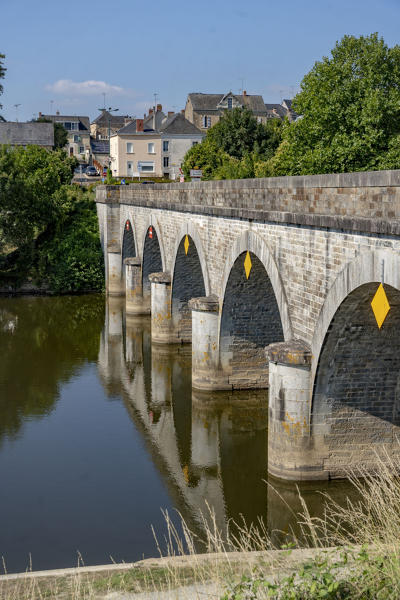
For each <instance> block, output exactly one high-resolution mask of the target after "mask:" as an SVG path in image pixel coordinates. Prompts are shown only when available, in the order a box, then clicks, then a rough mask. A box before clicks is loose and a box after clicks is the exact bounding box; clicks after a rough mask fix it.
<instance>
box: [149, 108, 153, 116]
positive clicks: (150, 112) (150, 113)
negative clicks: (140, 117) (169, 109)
mask: <svg viewBox="0 0 400 600" xmlns="http://www.w3.org/2000/svg"><path fill="white" fill-rule="evenodd" d="M153 112H154V111H153V109H152V108H149V116H150V115H152V114H153Z"/></svg>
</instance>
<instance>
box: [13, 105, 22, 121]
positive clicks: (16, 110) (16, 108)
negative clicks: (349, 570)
mask: <svg viewBox="0 0 400 600" xmlns="http://www.w3.org/2000/svg"><path fill="white" fill-rule="evenodd" d="M14 106H15V120H16V122H17V123H18V106H21V104H14Z"/></svg>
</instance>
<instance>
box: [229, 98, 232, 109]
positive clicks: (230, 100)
mask: <svg viewBox="0 0 400 600" xmlns="http://www.w3.org/2000/svg"><path fill="white" fill-rule="evenodd" d="M228 110H232V96H229V98H228Z"/></svg>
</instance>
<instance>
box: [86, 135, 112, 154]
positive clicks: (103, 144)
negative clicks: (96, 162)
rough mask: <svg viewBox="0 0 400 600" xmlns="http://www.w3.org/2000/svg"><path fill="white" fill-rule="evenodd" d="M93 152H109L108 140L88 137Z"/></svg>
mask: <svg viewBox="0 0 400 600" xmlns="http://www.w3.org/2000/svg"><path fill="white" fill-rule="evenodd" d="M90 146H91V148H92V152H93V154H110V142H109V141H108V140H94V139H92V138H91V139H90Z"/></svg>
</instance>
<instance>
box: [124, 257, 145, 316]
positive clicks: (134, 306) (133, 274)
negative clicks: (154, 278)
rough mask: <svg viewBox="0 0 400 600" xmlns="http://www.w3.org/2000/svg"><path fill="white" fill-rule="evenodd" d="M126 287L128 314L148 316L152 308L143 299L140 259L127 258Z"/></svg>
mask: <svg viewBox="0 0 400 600" xmlns="http://www.w3.org/2000/svg"><path fill="white" fill-rule="evenodd" d="M124 266H125V286H126V292H125V296H126V312H127V313H128V314H131V315H147V314H149V313H150V306H149V305H148V303H147V302H146V301H145V299H144V298H143V286H142V261H141V260H140V258H137V257H134V258H126V259H125V260H124Z"/></svg>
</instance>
